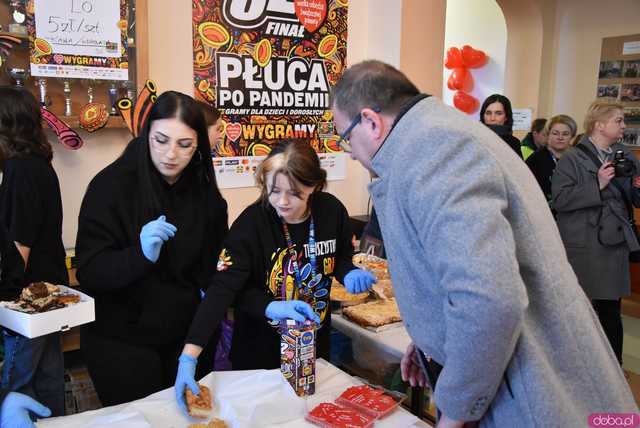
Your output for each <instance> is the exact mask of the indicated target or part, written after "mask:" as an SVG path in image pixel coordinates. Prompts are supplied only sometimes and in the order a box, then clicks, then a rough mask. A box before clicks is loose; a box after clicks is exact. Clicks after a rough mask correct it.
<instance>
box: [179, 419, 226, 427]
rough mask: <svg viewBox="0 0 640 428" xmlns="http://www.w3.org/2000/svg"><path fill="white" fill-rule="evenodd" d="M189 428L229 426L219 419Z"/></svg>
mask: <svg viewBox="0 0 640 428" xmlns="http://www.w3.org/2000/svg"><path fill="white" fill-rule="evenodd" d="M189 428H229V425H227V423H226V422H225V421H223V420H221V419H216V418H213V419H211V420H210V421H209V423H207V424H191V425H189Z"/></svg>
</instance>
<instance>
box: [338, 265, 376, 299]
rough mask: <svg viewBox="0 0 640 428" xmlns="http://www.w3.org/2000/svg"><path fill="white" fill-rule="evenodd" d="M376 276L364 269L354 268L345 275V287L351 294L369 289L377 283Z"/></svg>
mask: <svg viewBox="0 0 640 428" xmlns="http://www.w3.org/2000/svg"><path fill="white" fill-rule="evenodd" d="M376 281H377V280H376V277H375V275H373V274H372V273H371V272H367V271H366V270H362V269H354V270H352V271H351V272H349V273H348V274H346V275H345V276H344V287H345V288H346V289H347V291H348V292H349V293H351V294H358V293H364V292H365V291H369V289H370V288H371V286H372V285H373V284H375V283H376Z"/></svg>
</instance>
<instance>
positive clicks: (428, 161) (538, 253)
mask: <svg viewBox="0 0 640 428" xmlns="http://www.w3.org/2000/svg"><path fill="white" fill-rule="evenodd" d="M414 102H415V104H413V105H412V106H411V107H410V108H409V109H408V111H406V112H403V113H402V114H401V117H400V118H399V119H398V120H397V122H396V124H395V126H394V127H393V129H392V130H391V132H390V134H389V135H388V137H387V138H386V140H385V142H384V144H383V145H382V147H381V148H380V150H379V151H378V152H377V153H376V155H375V156H374V158H373V161H372V165H373V169H374V170H375V172H376V173H377V175H378V176H379V179H378V180H376V181H374V182H373V183H372V184H371V185H370V187H369V190H370V193H371V195H372V197H373V200H374V205H375V207H376V211H377V213H378V216H379V220H380V224H381V228H382V234H383V238H384V242H385V248H386V249H387V256H388V260H389V268H390V272H391V277H392V280H393V284H394V289H395V294H396V297H397V300H398V304H399V306H400V312H401V314H402V318H403V320H404V322H405V325H406V328H407V330H408V332H409V334H410V336H411V338H412V339H413V341H414V343H415V344H416V346H417V347H419V348H420V349H421V350H422V351H423V352H424V353H425V354H427V355H430V356H431V357H432V358H433V359H434V360H435V361H436V362H438V363H440V364H442V365H443V366H444V368H443V370H442V372H441V374H440V378H439V380H438V383H437V386H436V388H435V402H436V405H437V406H438V408H439V409H441V410H442V412H443V413H444V414H445V415H447V416H449V417H452V418H454V419H457V420H463V421H472V420H479V421H480V427H483V428H484V427H500V428H504V427H563V428H564V427H585V426H587V425H588V418H589V415H590V414H591V413H594V412H635V411H637V410H638V408H637V406H636V404H635V402H634V399H633V396H632V395H631V391H630V389H629V387H628V385H627V382H626V381H625V378H624V375H623V373H622V370H621V369H620V366H619V365H618V362H617V361H616V358H615V356H614V354H613V351H612V350H611V348H610V346H609V344H608V342H607V339H606V337H605V335H604V333H603V331H602V328H601V327H600V325H599V323H598V319H597V317H596V315H595V312H594V311H593V309H592V308H591V305H590V302H589V300H588V299H587V297H586V296H585V294H584V292H583V291H582V289H581V288H580V286H579V284H578V281H577V278H576V276H575V274H574V273H573V270H572V269H571V266H570V265H569V262H568V260H567V256H566V252H565V249H564V246H563V245H562V241H561V239H560V235H559V233H558V229H557V227H556V224H555V221H554V219H553V217H552V215H551V212H550V211H549V209H548V206H547V202H546V201H545V199H544V196H543V195H542V192H540V191H539V189H538V187H537V186H538V183H537V182H536V181H535V178H534V177H533V175H532V174H531V172H530V171H529V168H527V166H526V164H525V163H524V162H522V160H521V159H519V158H518V157H517V156H516V155H515V154H514V153H513V151H512V150H511V148H509V147H508V146H507V145H506V144H504V142H503V141H502V140H500V139H499V137H497V136H496V135H495V134H494V133H493V132H492V131H491V130H490V129H488V128H486V127H485V126H483V125H482V124H481V123H479V122H477V121H474V120H472V119H471V118H469V117H467V116H466V115H464V114H462V113H460V112H458V111H456V110H454V109H453V108H450V107H448V106H446V105H444V104H443V103H442V102H441V101H439V100H438V99H436V98H433V97H431V98H426V99H420V100H418V101H415V100H414Z"/></svg>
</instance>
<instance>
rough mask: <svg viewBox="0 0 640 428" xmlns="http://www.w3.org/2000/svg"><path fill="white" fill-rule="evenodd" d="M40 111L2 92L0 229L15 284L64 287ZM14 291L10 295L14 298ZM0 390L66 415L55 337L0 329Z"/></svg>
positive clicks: (21, 92)
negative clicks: (16, 257)
mask: <svg viewBox="0 0 640 428" xmlns="http://www.w3.org/2000/svg"><path fill="white" fill-rule="evenodd" d="M41 120H42V117H41V113H40V105H39V104H38V101H37V100H36V99H35V97H34V96H33V95H32V94H31V93H30V92H29V91H27V90H25V89H22V88H16V87H0V170H1V171H2V184H1V185H0V221H1V222H2V224H1V225H0V227H3V228H5V230H6V231H7V233H8V238H7V239H8V240H9V242H10V243H13V245H15V247H16V249H17V250H18V252H19V254H20V256H21V258H22V260H23V262H24V276H23V278H22V279H21V285H22V286H27V285H29V284H30V283H32V282H38V281H46V282H50V283H52V284H63V285H66V284H68V281H69V279H68V275H67V269H66V265H65V251H64V246H63V244H62V197H61V194H60V184H59V182H58V176H57V175H56V172H55V171H54V169H53V167H52V166H51V159H52V157H53V155H52V149H51V145H50V144H49V141H47V138H46V136H45V134H44V131H43V129H42V123H41ZM19 291H20V286H17V287H15V289H14V290H13V292H14V296H13V297H17V294H18V293H19ZM3 336H4V354H5V360H4V365H3V367H2V388H6V389H8V390H11V391H19V392H22V393H24V394H27V395H29V396H31V397H33V398H35V399H37V400H39V401H41V402H42V403H43V404H45V405H46V406H47V407H49V408H50V409H51V412H52V414H53V415H54V416H62V415H64V361H63V356H62V346H61V344H60V333H52V334H48V335H46V336H41V337H37V338H33V339H28V338H26V337H24V336H21V335H20V334H17V333H15V332H12V331H10V330H8V329H4V330H3Z"/></svg>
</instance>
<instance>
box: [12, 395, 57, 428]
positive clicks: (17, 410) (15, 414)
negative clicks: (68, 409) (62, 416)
mask: <svg viewBox="0 0 640 428" xmlns="http://www.w3.org/2000/svg"><path fill="white" fill-rule="evenodd" d="M29 411H32V412H33V413H35V414H36V415H38V416H41V417H44V418H46V417H47V416H51V410H49V409H48V408H47V407H45V406H43V405H42V404H40V403H38V402H37V401H36V400H34V399H33V398H31V397H29V396H28V395H24V394H21V393H19V392H10V393H8V394H7V396H6V397H5V398H4V401H3V402H2V407H1V408H0V427H2V428H35V425H34V424H33V422H31V418H30V417H29Z"/></svg>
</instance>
